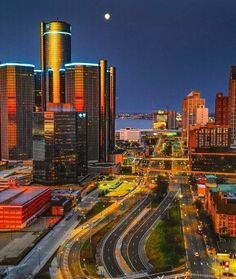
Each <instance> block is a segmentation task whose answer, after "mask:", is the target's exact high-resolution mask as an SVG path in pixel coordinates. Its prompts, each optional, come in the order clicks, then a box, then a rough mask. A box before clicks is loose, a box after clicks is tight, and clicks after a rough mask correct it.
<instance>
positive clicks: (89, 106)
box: [65, 60, 115, 162]
mask: <svg viewBox="0 0 236 279" xmlns="http://www.w3.org/2000/svg"><path fill="white" fill-rule="evenodd" d="M106 64H107V63H106V61H105V60H100V61H99V64H96V63H70V64H66V65H65V69H66V73H65V84H66V88H65V92H66V96H65V101H66V103H70V104H71V105H72V106H73V107H74V108H75V110H76V111H85V112H86V113H87V115H88V160H89V161H90V162H92V161H96V162H98V161H100V162H106V161H107V160H108V154H109V152H112V151H113V150H114V145H115V143H114V140H115V136H114V135H115V68H114V67H110V69H109V70H107V66H106Z"/></svg>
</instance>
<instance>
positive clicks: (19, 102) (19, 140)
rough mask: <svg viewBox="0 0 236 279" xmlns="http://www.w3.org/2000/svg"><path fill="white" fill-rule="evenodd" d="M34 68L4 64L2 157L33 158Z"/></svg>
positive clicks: (0, 80) (0, 83) (0, 81)
mask: <svg viewBox="0 0 236 279" xmlns="http://www.w3.org/2000/svg"><path fill="white" fill-rule="evenodd" d="M33 95H34V66H33V65H29V64H19V63H6V64H0V111H1V158H2V159H4V160H27V159H30V158H32V111H33V99H34V98H33Z"/></svg>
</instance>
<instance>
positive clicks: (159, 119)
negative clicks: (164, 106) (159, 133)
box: [153, 110, 168, 130]
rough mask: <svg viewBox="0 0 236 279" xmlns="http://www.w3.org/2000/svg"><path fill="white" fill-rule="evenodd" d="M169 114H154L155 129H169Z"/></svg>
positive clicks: (161, 111) (160, 112)
mask: <svg viewBox="0 0 236 279" xmlns="http://www.w3.org/2000/svg"><path fill="white" fill-rule="evenodd" d="M167 119H168V112H167V111H164V110H158V111H156V112H154V113H153V129H157V130H164V129H166V128H167Z"/></svg>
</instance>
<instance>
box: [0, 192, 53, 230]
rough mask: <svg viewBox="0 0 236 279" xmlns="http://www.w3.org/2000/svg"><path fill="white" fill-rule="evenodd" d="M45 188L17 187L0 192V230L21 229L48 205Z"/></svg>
mask: <svg viewBox="0 0 236 279" xmlns="http://www.w3.org/2000/svg"><path fill="white" fill-rule="evenodd" d="M50 199H51V191H50V189H49V188H47V187H18V188H12V189H10V188H9V189H6V190H3V191H1V195H0V229H21V228H24V227H26V226H27V225H29V224H30V223H31V222H32V221H33V220H34V219H35V218H36V217H37V216H39V215H40V214H42V213H43V212H44V211H45V210H46V209H47V208H48V207H49V205H50Z"/></svg>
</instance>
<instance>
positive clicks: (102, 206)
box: [80, 202, 111, 225]
mask: <svg viewBox="0 0 236 279" xmlns="http://www.w3.org/2000/svg"><path fill="white" fill-rule="evenodd" d="M110 205H111V203H110V202H97V203H96V204H95V206H94V207H93V208H92V210H90V211H89V212H88V213H87V214H86V216H85V218H82V220H81V222H80V225H81V224H82V223H84V222H86V221H88V220H89V219H91V218H92V217H93V216H95V215H97V214H98V213H100V212H102V211H103V210H104V209H105V208H107V207H108V206H110Z"/></svg>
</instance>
